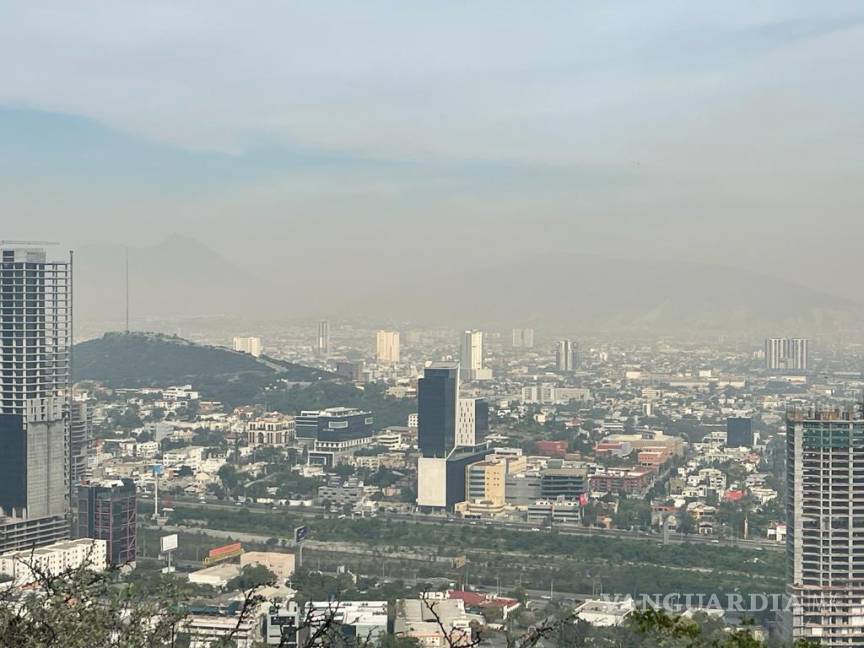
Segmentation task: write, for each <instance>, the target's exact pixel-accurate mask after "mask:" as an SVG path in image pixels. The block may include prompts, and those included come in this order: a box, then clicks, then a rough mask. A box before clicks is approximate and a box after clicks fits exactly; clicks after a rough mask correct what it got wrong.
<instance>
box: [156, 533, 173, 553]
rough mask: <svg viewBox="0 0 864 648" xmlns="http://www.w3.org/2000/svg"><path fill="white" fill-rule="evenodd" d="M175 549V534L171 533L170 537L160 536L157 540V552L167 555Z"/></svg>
mask: <svg viewBox="0 0 864 648" xmlns="http://www.w3.org/2000/svg"><path fill="white" fill-rule="evenodd" d="M176 548H177V534H176V533H172V534H171V535H167V536H162V537H161V538H159V551H160V553H167V552H168V551H174V550H175V549H176Z"/></svg>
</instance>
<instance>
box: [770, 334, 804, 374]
mask: <svg viewBox="0 0 864 648" xmlns="http://www.w3.org/2000/svg"><path fill="white" fill-rule="evenodd" d="M809 346H810V343H809V340H807V339H806V338H768V339H767V340H765V368H766V369H775V370H776V369H779V370H787V371H788V370H804V369H807V365H808V356H809V353H810V349H809Z"/></svg>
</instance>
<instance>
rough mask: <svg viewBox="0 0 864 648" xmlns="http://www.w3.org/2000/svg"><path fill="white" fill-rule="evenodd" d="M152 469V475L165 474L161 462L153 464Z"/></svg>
mask: <svg viewBox="0 0 864 648" xmlns="http://www.w3.org/2000/svg"><path fill="white" fill-rule="evenodd" d="M152 470H153V474H154V475H164V474H165V466H163V465H162V464H153V467H152Z"/></svg>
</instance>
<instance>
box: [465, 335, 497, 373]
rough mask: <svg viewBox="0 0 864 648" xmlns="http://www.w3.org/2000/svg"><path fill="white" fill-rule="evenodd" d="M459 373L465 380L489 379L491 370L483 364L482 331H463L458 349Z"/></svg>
mask: <svg viewBox="0 0 864 648" xmlns="http://www.w3.org/2000/svg"><path fill="white" fill-rule="evenodd" d="M459 360H460V361H459V364H460V367H459V368H460V371H461V375H462V377H463V378H465V380H489V379H490V378H492V370H491V369H486V368H485V367H484V366H483V331H465V332H464V333H463V334H462V343H461V346H460V349H459Z"/></svg>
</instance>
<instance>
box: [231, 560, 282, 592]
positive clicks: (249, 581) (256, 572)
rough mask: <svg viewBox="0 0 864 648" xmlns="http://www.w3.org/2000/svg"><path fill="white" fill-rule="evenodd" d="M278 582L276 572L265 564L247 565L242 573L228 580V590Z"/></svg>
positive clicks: (253, 587) (252, 587) (248, 588)
mask: <svg viewBox="0 0 864 648" xmlns="http://www.w3.org/2000/svg"><path fill="white" fill-rule="evenodd" d="M275 582H276V574H274V573H273V572H272V571H270V570H269V569H267V567H265V566H264V565H246V566H245V567H243V568H242V569H241V570H240V573H239V574H238V575H237V576H235V577H234V578H232V579H231V580H230V581H228V584H227V585H226V589H228V590H244V591H245V590H250V589H255V588H257V587H261V586H262V585H272V584H274V583H275Z"/></svg>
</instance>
